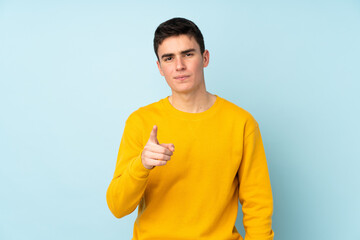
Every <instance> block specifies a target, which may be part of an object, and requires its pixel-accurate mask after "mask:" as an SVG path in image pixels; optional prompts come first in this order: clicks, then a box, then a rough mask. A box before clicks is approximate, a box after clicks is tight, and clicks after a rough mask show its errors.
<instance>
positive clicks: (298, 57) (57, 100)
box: [0, 0, 360, 240]
mask: <svg viewBox="0 0 360 240" xmlns="http://www.w3.org/2000/svg"><path fill="white" fill-rule="evenodd" d="M219 2H220V1H219ZM175 16H181V17H186V18H189V19H191V20H193V21H194V22H195V23H196V24H197V25H198V26H199V28H200V29H201V30H202V33H203V35H204V37H205V45H206V48H207V49H209V51H210V64H209V66H208V67H207V68H206V70H205V79H206V86H207V90H208V91H209V92H211V93H214V94H218V95H219V96H221V97H224V98H226V99H228V100H230V101H232V102H234V103H236V104H237V105H238V106H240V107H242V108H244V109H246V110H248V111H249V112H250V113H252V115H253V116H254V117H255V118H256V120H257V121H258V122H259V124H260V129H261V133H262V136H263V140H264V146H265V150H266V154H267V158H268V165H269V172H270V178H271V182H272V189H273V194H274V215H273V229H274V231H275V236H276V237H275V239H278V240H297V239H299V240H300V239H315V240H317V239H327V240H332V239H342V240H346V239H360V221H359V214H360V208H359V205H360V204H359V203H360V192H359V185H360V184H359V183H360V177H359V170H360V163H359V160H360V159H359V133H360V129H359V116H360V113H359V103H360V97H359V95H360V94H359V90H360V84H359V80H360V2H359V1H349V0H338V1H331V0H330V1H321V0H319V1H310V0H307V1H279V0H276V1H271V2H270V1H265V0H264V1H228V2H223V3H221V4H220V3H218V2H216V1H180V2H179V1H177V2H170V1H134V2H131V3H130V2H128V3H126V2H121V1H101V2H100V1H52V2H51V1H38V0H34V1H16V0H14V1H6V0H5V1H4V0H2V1H1V0H0V79H1V81H0V109H1V117H0V144H1V145H0V147H1V149H0V159H1V167H0V189H1V198H0V199H1V200H0V202H1V205H0V239H130V238H131V236H132V229H133V222H134V220H135V218H136V211H135V212H134V213H132V214H131V215H129V216H126V217H124V218H122V219H116V218H115V217H113V216H112V215H111V213H110V211H109V210H108V208H107V205H106V199H105V193H106V189H107V187H108V184H109V183H110V181H111V178H112V174H113V171H114V168H115V162H116V156H117V151H118V147H119V144H120V139H121V136H122V132H123V127H124V122H125V120H126V119H127V117H128V115H129V114H130V113H131V112H132V111H134V110H136V109H137V108H139V107H140V106H144V105H147V104H149V103H151V102H154V101H158V100H159V99H160V98H163V97H165V96H168V95H170V94H171V91H170V88H169V87H168V85H167V84H166V82H165V79H163V78H162V77H161V75H160V74H159V72H158V69H157V67H156V63H155V61H156V58H155V55H154V53H153V46H152V40H153V33H154V30H155V29H156V27H157V26H158V24H160V23H161V22H163V21H165V20H167V19H169V18H172V17H175ZM241 218H242V215H241V212H239V216H238V220H237V223H236V226H237V227H238V229H239V231H241V232H242V233H243V227H242V221H241ZM219 224H221V223H219Z"/></svg>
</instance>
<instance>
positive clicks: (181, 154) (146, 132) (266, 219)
mask: <svg viewBox="0 0 360 240" xmlns="http://www.w3.org/2000/svg"><path fill="white" fill-rule="evenodd" d="M154 125H157V127H158V132H157V136H158V137H157V139H158V141H159V143H173V144H174V146H175V152H174V154H173V155H172V157H171V160H170V161H169V162H168V163H167V164H166V165H164V166H158V167H155V168H153V169H151V170H148V169H146V168H145V167H144V166H143V165H142V162H141V152H142V150H143V148H144V146H145V144H146V142H147V141H148V139H149V136H150V132H151V130H152V127H153V126H154ZM106 199H107V203H108V206H109V208H110V210H111V212H112V213H113V214H114V215H115V216H116V217H118V218H121V217H123V216H126V215H128V214H130V213H131V212H133V211H134V210H135V209H136V207H137V206H139V208H138V216H137V219H136V221H135V224H134V232H133V239H134V240H155V239H156V240H175V239H176V240H182V239H183V240H185V239H192V240H193V239H194V240H195V239H196V240H199V239H206V240H225V239H226V240H230V239H237V240H238V239H243V238H242V237H241V236H240V234H239V233H238V232H237V229H236V228H235V221H236V217H237V212H238V199H240V203H241V204H242V211H243V215H244V218H243V223H244V227H245V231H246V236H245V240H255V239H256V240H270V239H273V235H274V233H273V231H272V229H271V216H272V212H273V202H272V192H271V186H270V179H269V174H268V168H267V163H266V157H265V152H264V148H263V143H262V139H261V135H260V131H259V126H258V124H257V122H256V120H255V119H254V118H253V117H252V116H251V114H250V113H248V112H247V111H245V110H244V109H242V108H240V107H238V106H236V105H235V104H233V103H231V102H229V101H227V100H225V99H224V98H221V97H219V96H217V98H216V101H215V103H214V105H213V106H212V107H211V108H209V109H208V110H206V111H204V112H201V113H187V112H182V111H179V110H177V109H176V108H174V107H173V106H172V105H171V103H170V102H169V100H168V98H167V97H166V98H163V99H161V100H160V101H158V102H155V103H152V104H149V105H147V106H145V107H141V108H139V109H138V110H136V111H134V112H133V113H132V114H131V115H130V116H129V118H128V119H127V121H126V124H125V129H124V133H123V136H122V139H121V143H120V148H119V153H118V157H117V163H116V169H115V173H114V177H113V179H112V181H111V183H110V185H109V188H108V190H107V194H106Z"/></svg>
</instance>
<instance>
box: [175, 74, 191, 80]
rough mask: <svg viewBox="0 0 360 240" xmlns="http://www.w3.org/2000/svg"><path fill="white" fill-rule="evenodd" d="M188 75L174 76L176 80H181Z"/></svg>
mask: <svg viewBox="0 0 360 240" xmlns="http://www.w3.org/2000/svg"><path fill="white" fill-rule="evenodd" d="M189 77H190V76H189V75H179V76H176V77H174V78H175V79H176V80H180V81H183V80H185V79H187V78H189Z"/></svg>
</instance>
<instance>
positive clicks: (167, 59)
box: [164, 57, 172, 62]
mask: <svg viewBox="0 0 360 240" xmlns="http://www.w3.org/2000/svg"><path fill="white" fill-rule="evenodd" d="M171 59H172V57H167V58H165V59H164V62H167V61H170V60H171Z"/></svg>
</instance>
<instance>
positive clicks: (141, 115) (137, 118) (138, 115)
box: [126, 98, 164, 123]
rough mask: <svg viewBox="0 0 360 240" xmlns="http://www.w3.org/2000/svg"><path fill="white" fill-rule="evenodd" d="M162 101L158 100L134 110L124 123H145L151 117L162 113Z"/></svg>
mask: <svg viewBox="0 0 360 240" xmlns="http://www.w3.org/2000/svg"><path fill="white" fill-rule="evenodd" d="M163 101H164V98H163V99H160V100H159V101H157V102H152V103H150V104H148V105H145V106H142V107H139V108H138V109H136V110H135V111H133V112H132V113H131V114H130V115H129V117H128V118H127V120H126V123H130V122H131V123H142V122H143V121H145V120H146V119H148V118H151V116H152V115H156V114H158V113H161V112H162V108H161V105H162V102H163Z"/></svg>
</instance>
